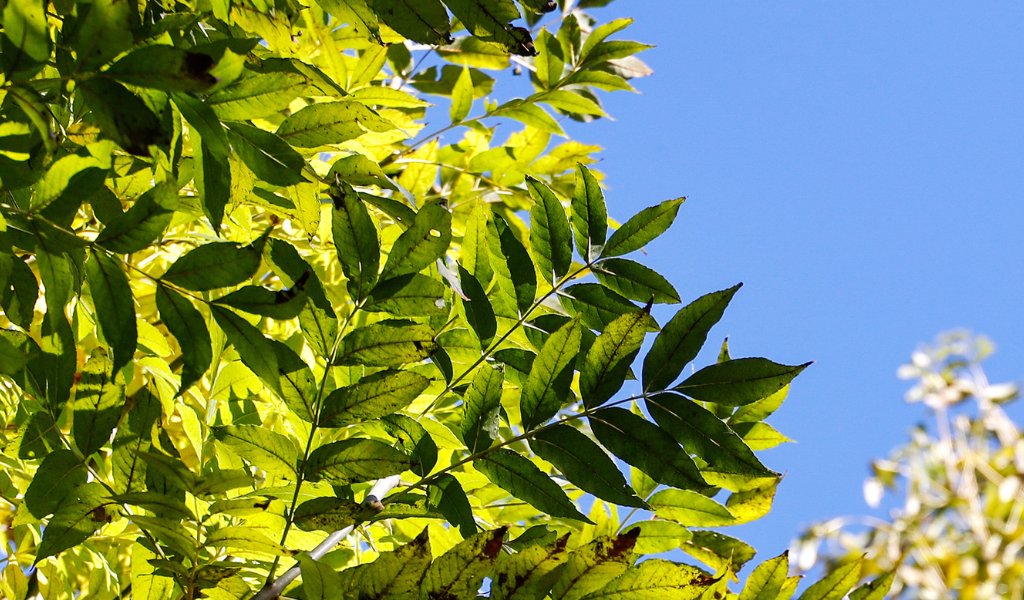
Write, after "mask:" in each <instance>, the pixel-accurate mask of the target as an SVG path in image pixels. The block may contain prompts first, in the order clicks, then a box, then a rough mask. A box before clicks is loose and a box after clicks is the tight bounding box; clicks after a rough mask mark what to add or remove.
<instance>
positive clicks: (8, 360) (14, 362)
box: [0, 338, 35, 376]
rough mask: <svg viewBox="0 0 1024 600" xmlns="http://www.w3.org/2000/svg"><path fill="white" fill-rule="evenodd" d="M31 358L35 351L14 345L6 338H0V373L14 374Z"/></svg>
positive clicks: (33, 356)
mask: <svg viewBox="0 0 1024 600" xmlns="http://www.w3.org/2000/svg"><path fill="white" fill-rule="evenodd" d="M33 358H35V353H30V352H29V351H26V350H24V349H22V348H19V347H17V346H15V345H14V344H12V343H11V342H9V341H7V339H6V338H0V373H2V374H4V375H10V376H16V375H18V374H19V373H20V372H21V371H22V369H24V368H25V365H27V364H28V363H29V362H30V361H31V360H32V359H33Z"/></svg>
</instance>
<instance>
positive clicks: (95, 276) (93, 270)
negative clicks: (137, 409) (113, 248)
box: [85, 252, 138, 373]
mask: <svg viewBox="0 0 1024 600" xmlns="http://www.w3.org/2000/svg"><path fill="white" fill-rule="evenodd" d="M85 276H86V279H88V281H89V289H90V290H91V291H92V300H93V304H94V305H95V306H96V318H97V320H99V322H100V327H101V328H102V329H103V337H104V338H106V340H107V344H109V345H110V350H111V351H112V353H113V355H114V358H113V367H112V369H113V371H114V372H115V373H116V372H118V371H120V370H121V367H123V366H125V365H127V364H128V363H129V362H130V361H131V360H132V357H133V356H134V355H135V346H136V343H137V340H138V331H137V330H136V324H135V296H134V295H133V294H132V289H131V286H130V285H129V283H128V276H127V275H125V273H124V271H122V270H121V264H120V262H119V261H116V260H114V259H113V258H111V257H110V256H108V255H107V254H106V253H104V252H93V253H92V255H91V256H90V258H89V260H88V261H86V263H85Z"/></svg>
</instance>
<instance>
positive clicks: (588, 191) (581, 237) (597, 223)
mask: <svg viewBox="0 0 1024 600" xmlns="http://www.w3.org/2000/svg"><path fill="white" fill-rule="evenodd" d="M571 206H572V228H573V231H574V232H575V233H576V236H575V240H576V250H577V251H579V253H580V256H582V257H583V258H584V259H585V260H587V261H588V262H590V261H593V260H594V259H596V258H597V257H598V256H600V255H601V249H602V248H603V247H604V243H605V236H607V235H608V209H607V208H606V207H605V203H604V192H603V191H601V184H600V183H598V181H597V178H596V177H594V175H593V173H591V172H590V170H589V169H587V168H586V167H585V166H583V165H582V164H577V165H576V189H575V191H574V192H573V195H572V205H571ZM602 283H603V282H602ZM627 297H629V296H628V295H627ZM634 300H637V298H634ZM639 300H640V301H641V302H646V301H647V298H643V299H639Z"/></svg>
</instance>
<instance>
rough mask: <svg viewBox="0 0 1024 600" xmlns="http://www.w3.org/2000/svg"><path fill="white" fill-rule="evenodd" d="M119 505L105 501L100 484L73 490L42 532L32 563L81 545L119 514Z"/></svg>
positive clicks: (81, 486)
mask: <svg viewBox="0 0 1024 600" xmlns="http://www.w3.org/2000/svg"><path fill="white" fill-rule="evenodd" d="M116 511H117V504H116V503H115V502H113V501H111V500H108V499H107V498H106V489H105V488H104V487H103V485H102V484H101V483H99V482H95V481H94V482H91V483H83V484H81V485H79V486H78V487H76V488H75V489H74V490H72V491H71V492H70V493H69V494H68V495H67V497H66V498H64V501H63V502H61V503H60V505H59V506H58V507H57V511H56V512H55V513H54V514H53V516H52V517H50V520H49V522H47V524H46V528H45V530H44V531H43V539H42V541H40V542H39V548H38V549H37V550H36V558H35V561H34V563H33V564H38V563H39V561H41V560H43V559H44V558H48V557H50V556H56V555H58V554H60V553H61V552H63V551H64V550H67V549H68V548H72V547H74V546H77V545H78V544H81V543H82V542H84V541H85V540H87V539H88V538H89V536H91V535H92V534H94V533H96V531H98V530H99V529H100V527H103V526H104V525H106V524H107V523H108V522H109V521H110V520H111V519H112V518H113V516H114V514H116Z"/></svg>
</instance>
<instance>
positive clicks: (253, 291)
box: [214, 273, 310, 321]
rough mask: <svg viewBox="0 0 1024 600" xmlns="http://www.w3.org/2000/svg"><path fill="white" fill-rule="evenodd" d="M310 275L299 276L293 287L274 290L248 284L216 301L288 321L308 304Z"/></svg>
mask: <svg viewBox="0 0 1024 600" xmlns="http://www.w3.org/2000/svg"><path fill="white" fill-rule="evenodd" d="M309 275H310V273H307V274H306V275H305V276H304V277H302V278H299V280H298V281H296V282H295V285H293V286H292V287H291V289H287V290H278V291H274V290H268V289H267V288H264V287H259V286H255V285H247V286H245V287H243V288H242V289H240V290H237V291H234V292H231V293H230V294H228V295H227V296H221V297H220V298H217V299H216V300H214V302H216V303H217V304H224V305H226V306H230V307H231V308H237V309H238V310H243V311H245V312H247V313H252V314H254V315H261V316H264V317H270V318H271V319H278V320H280V321H287V320H290V319H294V318H295V317H297V316H299V313H300V312H302V309H303V308H304V307H305V306H306V298H307V296H306V291H305V283H306V281H308V280H309Z"/></svg>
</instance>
